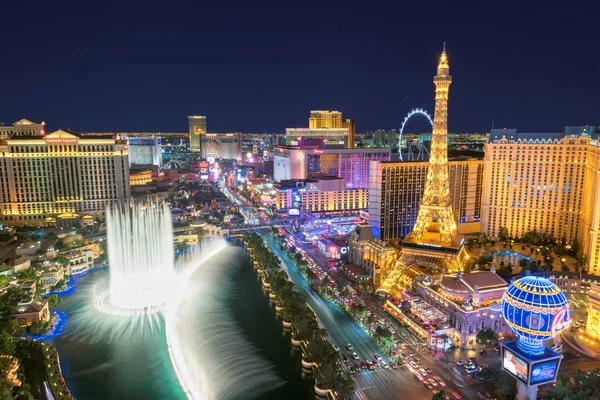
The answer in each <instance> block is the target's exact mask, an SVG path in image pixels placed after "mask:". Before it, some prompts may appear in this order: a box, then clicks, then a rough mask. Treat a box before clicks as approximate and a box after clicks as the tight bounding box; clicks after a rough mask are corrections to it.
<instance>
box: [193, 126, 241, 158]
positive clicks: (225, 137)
mask: <svg viewBox="0 0 600 400" xmlns="http://www.w3.org/2000/svg"><path fill="white" fill-rule="evenodd" d="M188 126H189V135H190V149H192V150H198V151H200V157H201V158H203V159H207V158H211V157H214V158H215V159H225V160H238V161H242V135H241V134H240V133H239V132H237V133H207V131H206V117H204V116H191V117H188Z"/></svg>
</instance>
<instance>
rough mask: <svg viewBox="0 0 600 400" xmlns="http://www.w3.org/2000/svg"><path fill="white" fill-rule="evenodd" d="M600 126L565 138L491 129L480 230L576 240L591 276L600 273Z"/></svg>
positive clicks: (579, 129)
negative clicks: (503, 230)
mask: <svg viewBox="0 0 600 400" xmlns="http://www.w3.org/2000/svg"><path fill="white" fill-rule="evenodd" d="M598 132H599V127H590V126H586V127H567V128H565V132H564V133H520V132H517V130H516V129H493V130H492V132H491V133H490V137H489V141H488V143H487V144H486V148H485V164H486V166H485V190H484V202H483V214H482V230H483V232H484V233H486V234H488V235H490V236H498V235H499V232H500V228H506V229H507V230H508V234H509V235H510V236H516V237H520V236H522V235H523V234H525V233H526V232H528V231H532V230H535V231H537V232H540V233H544V234H548V235H551V236H552V237H554V238H556V239H564V240H566V241H567V242H568V243H573V242H575V241H577V242H579V244H580V245H581V246H582V249H583V253H584V255H585V256H586V257H587V260H588V267H589V272H590V273H592V274H600V235H599V233H600V147H599V144H598Z"/></svg>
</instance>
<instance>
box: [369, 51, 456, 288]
mask: <svg viewBox="0 0 600 400" xmlns="http://www.w3.org/2000/svg"><path fill="white" fill-rule="evenodd" d="M433 83H434V84H435V115H434V119H433V134H432V138H431V151H430V158H429V165H428V167H427V181H426V183H425V192H424V193H423V197H422V199H421V205H420V208H419V214H418V215H417V221H416V222H415V226H414V228H413V230H412V232H411V233H410V234H409V235H408V236H406V238H405V239H404V240H403V241H402V254H401V256H400V258H399V259H398V261H396V264H395V265H394V266H393V267H391V269H390V272H389V274H388V276H387V278H386V279H385V281H384V282H383V284H382V285H381V287H380V288H379V289H378V291H380V292H384V293H388V294H392V295H395V294H397V293H398V292H399V291H401V289H402V287H405V286H408V284H410V282H412V279H413V278H414V277H415V276H416V275H418V274H436V273H439V272H440V271H442V270H444V269H445V270H446V271H448V272H457V271H459V270H462V265H463V262H464V260H465V259H466V258H468V255H467V252H466V250H465V249H464V247H463V241H464V239H463V238H462V237H461V236H460V235H459V234H458V233H457V226H456V220H455V219H454V213H453V211H452V200H451V198H450V188H449V184H448V92H449V88H450V84H451V83H452V77H451V76H450V67H449V65H448V56H447V54H446V44H445V43H444V50H443V52H442V55H441V56H440V62H439V64H438V69H437V75H436V76H435V77H434V78H433Z"/></svg>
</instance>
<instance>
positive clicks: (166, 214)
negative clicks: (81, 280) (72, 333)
mask: <svg viewBox="0 0 600 400" xmlns="http://www.w3.org/2000/svg"><path fill="white" fill-rule="evenodd" d="M106 220H107V227H108V231H107V240H108V260H109V265H110V280H109V288H108V291H107V292H104V293H101V294H100V295H99V297H98V301H97V303H98V308H99V309H100V310H101V311H104V312H108V313H112V314H131V315H136V314H147V313H153V312H158V311H161V310H164V309H166V308H168V307H173V306H175V305H176V304H178V303H179V301H180V300H181V299H182V297H183V296H184V295H185V281H184V280H183V279H182V276H181V275H180V274H178V273H177V272H176V271H175V265H174V260H173V230H172V227H171V213H170V211H169V208H168V207H167V206H166V205H164V206H162V207H159V206H154V205H150V206H132V207H121V206H115V207H112V208H108V209H107V212H106Z"/></svg>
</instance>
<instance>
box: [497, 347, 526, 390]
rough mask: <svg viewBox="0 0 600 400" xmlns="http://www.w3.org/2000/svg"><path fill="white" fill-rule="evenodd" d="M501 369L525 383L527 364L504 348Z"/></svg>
mask: <svg viewBox="0 0 600 400" xmlns="http://www.w3.org/2000/svg"><path fill="white" fill-rule="evenodd" d="M502 368H503V369H504V370H505V371H508V372H509V373H510V374H511V375H513V376H514V377H515V378H517V379H519V380H521V381H523V382H524V383H527V376H528V375H529V364H527V362H526V361H525V360H523V359H522V358H521V357H519V356H517V355H516V354H515V353H513V352H512V351H510V350H508V349H507V348H506V347H504V353H503V357H502Z"/></svg>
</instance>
